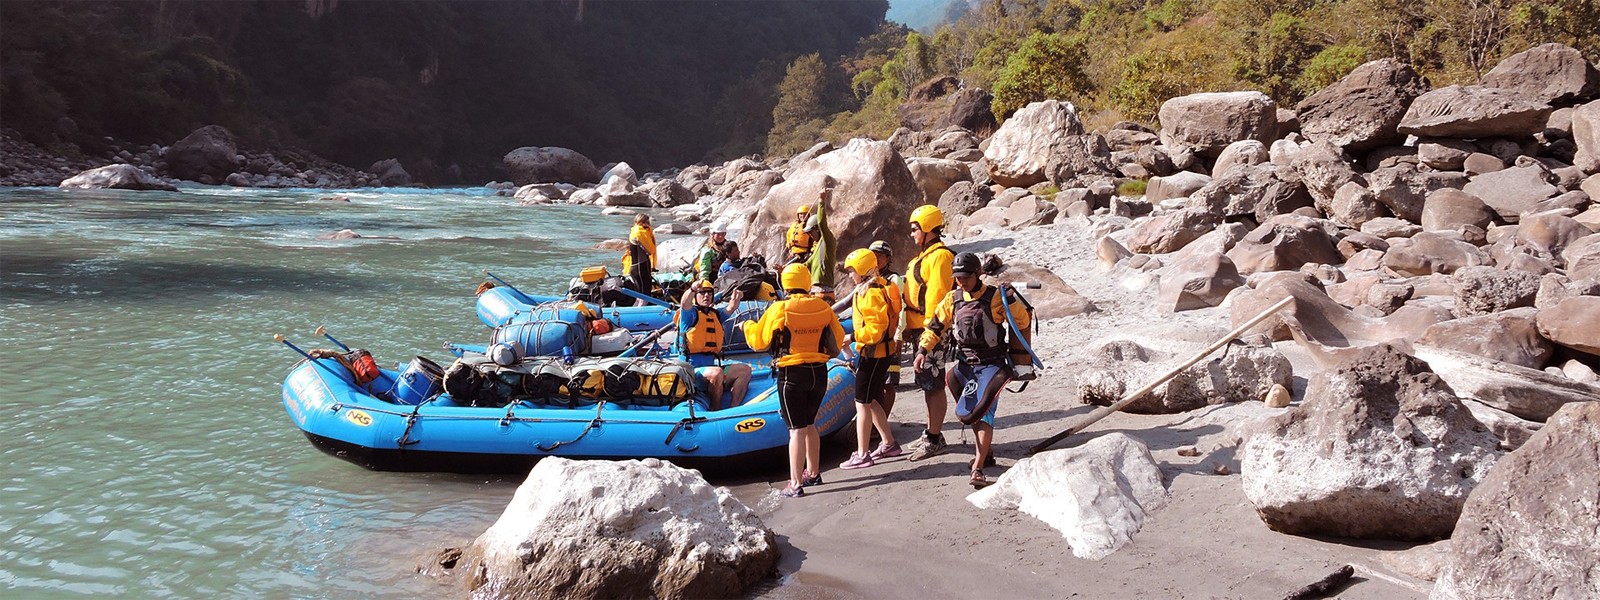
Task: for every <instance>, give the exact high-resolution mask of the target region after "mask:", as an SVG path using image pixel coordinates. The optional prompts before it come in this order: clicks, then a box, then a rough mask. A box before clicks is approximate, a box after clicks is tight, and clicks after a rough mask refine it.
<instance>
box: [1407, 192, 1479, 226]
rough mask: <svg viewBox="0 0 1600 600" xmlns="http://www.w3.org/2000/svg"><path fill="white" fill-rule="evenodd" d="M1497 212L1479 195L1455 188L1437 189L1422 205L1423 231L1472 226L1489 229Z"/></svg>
mask: <svg viewBox="0 0 1600 600" xmlns="http://www.w3.org/2000/svg"><path fill="white" fill-rule="evenodd" d="M1496 216H1497V213H1495V212H1494V210H1493V209H1491V208H1489V205H1487V204H1484V203H1483V200H1479V199H1478V197H1477V196H1474V195H1472V194H1470V193H1467V192H1465V191H1462V190H1458V189H1454V188H1445V189H1440V190H1435V191H1434V192H1432V193H1430V194H1428V197H1427V199H1426V200H1424V202H1423V205H1422V222H1421V225H1422V230H1423V231H1458V230H1460V229H1461V228H1462V227H1466V226H1472V227H1477V228H1479V229H1484V230H1487V229H1488V228H1489V224H1491V223H1493V222H1494V220H1495V217H1496Z"/></svg>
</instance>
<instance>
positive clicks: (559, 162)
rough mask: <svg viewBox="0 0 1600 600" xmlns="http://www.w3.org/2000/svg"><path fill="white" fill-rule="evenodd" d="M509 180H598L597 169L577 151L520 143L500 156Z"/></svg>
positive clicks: (538, 181)
mask: <svg viewBox="0 0 1600 600" xmlns="http://www.w3.org/2000/svg"><path fill="white" fill-rule="evenodd" d="M501 162H502V163H503V164H504V166H505V169H506V173H507V174H509V175H510V176H511V181H513V182H515V183H516V184H517V185H528V184H530V183H571V184H574V185H577V184H584V183H599V182H600V170H599V169H596V168H595V166H594V162H592V161H590V160H589V158H588V157H586V156H584V155H582V154H579V153H578V152H577V151H574V150H568V149H566V148H558V147H555V146H544V147H537V146H524V147H521V148H517V149H516V150H512V151H511V152H508V153H506V155H505V158H503V159H502V160H501Z"/></svg>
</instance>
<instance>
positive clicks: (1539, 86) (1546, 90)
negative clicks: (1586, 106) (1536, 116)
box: [1483, 44, 1600, 106]
mask: <svg viewBox="0 0 1600 600" xmlns="http://www.w3.org/2000/svg"><path fill="white" fill-rule="evenodd" d="M1483 85H1484V87H1493V88H1502V89H1508V90H1512V91H1515V92H1517V93H1518V94H1521V95H1522V96H1523V97H1525V98H1528V99H1529V100H1533V101H1536V102H1543V103H1545V104H1549V105H1551V106H1566V105H1570V104H1576V103H1577V102H1581V101H1584V100H1590V99H1593V98H1594V97H1595V96H1596V95H1600V71H1596V70H1595V68H1594V65H1592V64H1589V60H1588V59H1586V58H1584V57H1583V53H1582V52H1579V51H1577V50H1576V49H1574V48H1572V47H1570V46H1566V45H1563V44H1540V45H1538V46H1534V47H1532V48H1529V49H1527V50H1523V51H1522V52H1518V53H1516V54H1513V55H1511V56H1509V57H1507V58H1505V59H1504V60H1501V61H1500V64H1497V65H1495V66H1494V68H1493V69H1490V70H1489V72H1488V73H1485V74H1484V75H1483Z"/></svg>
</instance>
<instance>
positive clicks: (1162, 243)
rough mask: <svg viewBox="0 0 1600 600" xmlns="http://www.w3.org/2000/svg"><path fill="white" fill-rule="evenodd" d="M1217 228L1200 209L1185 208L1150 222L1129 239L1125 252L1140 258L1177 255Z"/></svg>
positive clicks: (1209, 214) (1205, 212) (1207, 213)
mask: <svg viewBox="0 0 1600 600" xmlns="http://www.w3.org/2000/svg"><path fill="white" fill-rule="evenodd" d="M1216 226H1217V217H1216V215H1214V214H1212V213H1211V212H1210V211H1207V210H1205V209H1201V208H1185V209H1183V210H1179V211H1176V212H1172V213H1168V214H1165V215H1161V216H1159V217H1155V218H1153V219H1150V220H1149V221H1146V222H1144V223H1143V224H1141V225H1139V227H1138V228H1137V229H1135V230H1134V232H1133V236H1132V237H1130V238H1128V249H1129V250H1132V251H1134V252H1137V253H1140V254H1165V253H1167V252H1173V251H1176V250H1177V249H1179V248H1182V247H1183V246H1184V245H1185V244H1188V243H1189V242H1192V241H1194V240H1196V239H1198V238H1199V237H1200V236H1201V235H1204V234H1205V233H1206V232H1207V231H1211V230H1212V229H1213V228H1215V227H1216Z"/></svg>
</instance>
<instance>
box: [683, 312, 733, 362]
mask: <svg viewBox="0 0 1600 600" xmlns="http://www.w3.org/2000/svg"><path fill="white" fill-rule="evenodd" d="M694 312H695V322H694V325H690V326H688V327H687V328H685V329H684V330H683V343H682V348H683V353H684V354H686V355H687V354H715V355H718V356H721V355H722V344H723V340H724V339H726V337H727V331H726V330H725V329H723V327H722V316H721V315H718V314H717V309H715V308H711V307H709V306H695V307H694ZM680 314H681V313H680ZM678 316H679V315H673V316H672V320H673V322H674V323H676V322H678ZM678 326H679V327H684V325H683V324H681V323H680V324H679V325H678Z"/></svg>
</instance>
